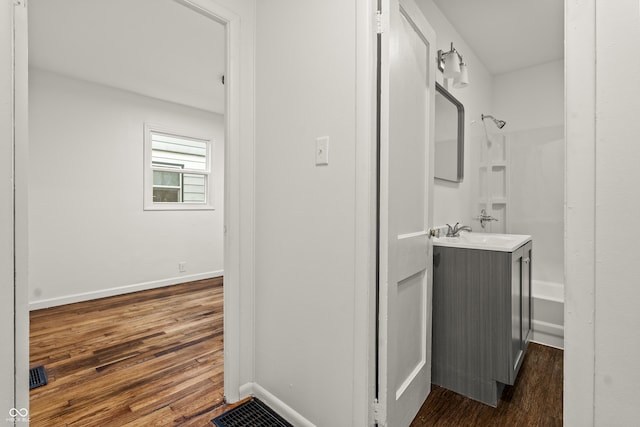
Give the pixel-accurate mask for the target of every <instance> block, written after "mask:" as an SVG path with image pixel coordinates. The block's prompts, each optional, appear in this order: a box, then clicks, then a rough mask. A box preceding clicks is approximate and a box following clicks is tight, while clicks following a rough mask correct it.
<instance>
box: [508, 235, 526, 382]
mask: <svg viewBox="0 0 640 427" xmlns="http://www.w3.org/2000/svg"><path fill="white" fill-rule="evenodd" d="M523 253H524V251H523V249H522V248H521V249H518V250H517V251H515V252H514V253H513V255H512V258H511V369H512V375H511V384H513V381H514V380H515V373H516V372H517V368H518V364H519V363H520V358H521V357H522V258H523Z"/></svg>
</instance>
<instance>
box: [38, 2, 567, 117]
mask: <svg viewBox="0 0 640 427" xmlns="http://www.w3.org/2000/svg"><path fill="white" fill-rule="evenodd" d="M433 1H434V3H435V4H436V5H437V6H438V8H439V9H440V10H441V11H442V13H443V14H444V15H445V16H446V17H447V19H448V20H449V21H450V22H451V24H452V25H453V26H454V27H455V28H456V29H457V31H458V33H459V34H460V35H461V36H462V37H463V38H464V40H465V41H466V42H467V44H468V45H469V46H470V47H471V49H473V50H474V52H475V53H476V55H477V56H478V57H479V58H480V60H481V61H482V62H483V64H484V65H485V66H486V67H487V69H488V70H489V71H490V72H491V73H492V74H500V73H504V72H508V71H513V70H516V69H520V68H525V67H529V66H532V65H537V64H541V63H545V62H549V61H553V60H557V59H560V58H562V57H563V56H564V52H563V45H564V42H563V40H564V35H563V34H564V30H563V4H564V2H563V1H562V0H482V1H478V0H433ZM224 49H225V31H224V26H223V25H221V24H219V23H217V22H215V21H213V20H211V19H209V18H206V17H204V16H202V15H200V14H198V13H196V12H194V11H192V10H191V9H188V8H186V7H184V6H182V5H180V4H178V3H176V2H175V1H173V0H31V2H30V3H29V62H30V64H31V65H32V66H36V67H39V68H43V69H47V70H51V71H54V72H57V73H61V74H66V75H69V76H72V77H76V78H80V79H83V80H88V81H93V82H96V83H100V84H104V85H107V86H113V87H117V88H121V89H125V90H128V91H132V92H136V93H140V94H143V95H146V96H150V97H154V98H159V99H164V100H168V101H171V102H176V103H179V104H184V105H189V106H192V107H196V108H200V109H204V110H207V111H213V112H217V113H224V86H223V85H222V84H221V81H220V78H221V76H222V74H223V73H224V68H225V64H224V57H225V55H224ZM463 53H464V52H463Z"/></svg>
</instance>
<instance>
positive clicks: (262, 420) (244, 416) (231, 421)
mask: <svg viewBox="0 0 640 427" xmlns="http://www.w3.org/2000/svg"><path fill="white" fill-rule="evenodd" d="M211 421H212V422H213V423H214V424H215V425H216V426H218V427H293V426H292V425H291V424H289V423H288V422H286V421H285V420H284V418H282V417H281V416H279V415H278V414H276V413H275V412H274V411H273V410H272V409H271V408H269V407H268V406H267V405H265V404H264V403H262V402H261V401H260V400H258V399H256V398H253V399H251V400H249V401H248V402H245V403H243V404H242V405H240V406H237V407H235V408H233V409H232V410H230V411H227V412H225V413H224V414H222V415H219V416H217V417H215V418H214V419H213V420H211Z"/></svg>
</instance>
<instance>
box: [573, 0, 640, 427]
mask: <svg viewBox="0 0 640 427" xmlns="http://www.w3.org/2000/svg"><path fill="white" fill-rule="evenodd" d="M612 6H615V7H612ZM639 9H640V5H639V4H638V2H637V1H631V0H625V1H620V2H616V3H615V5H612V4H611V3H610V2H605V1H601V0H581V1H576V2H567V18H566V24H567V26H566V27H567V42H566V47H567V71H566V81H567V111H566V114H567V213H566V215H567V221H566V225H567V238H566V245H567V247H566V249H565V253H566V270H567V282H566V297H565V299H566V309H565V322H566V326H567V328H566V337H567V338H566V344H567V347H566V350H565V364H564V366H565V424H566V425H585V426H587V425H607V426H626V425H634V424H637V422H638V416H639V412H638V405H637V400H638V399H637V391H636V390H637V384H638V383H640V370H639V369H638V366H637V361H638V360H640V341H639V340H638V339H636V337H637V331H638V329H639V328H640V312H639V311H638V310H637V302H638V300H640V288H639V287H638V283H640V274H639V272H638V271H639V270H638V268H637V265H638V263H639V261H640V256H639V255H638V251H637V247H636V246H637V245H636V243H635V241H634V239H633V238H628V239H627V238H624V234H622V233H621V232H620V230H622V229H624V228H625V227H627V226H631V227H632V228H633V226H634V225H635V223H636V222H637V217H638V215H637V212H638V210H639V209H640V197H638V189H637V182H638V180H639V179H640V169H639V168H638V159H639V158H640V146H639V145H638V144H637V140H638V134H640V122H639V121H638V120H637V117H638V114H639V113H640V58H638V57H637V56H634V55H629V52H637V51H638V50H639V49H640V10H639ZM621 57H624V58H626V60H625V61H624V66H621V67H615V66H612V64H614V63H615V61H616V60H618V59H619V58H621ZM632 233H633V232H632Z"/></svg>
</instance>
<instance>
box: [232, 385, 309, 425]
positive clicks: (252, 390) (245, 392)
mask: <svg viewBox="0 0 640 427" xmlns="http://www.w3.org/2000/svg"><path fill="white" fill-rule="evenodd" d="M249 396H255V397H257V398H258V399H260V400H262V401H263V402H264V403H266V404H267V406H269V407H270V408H271V409H273V410H274V411H276V413H277V414H278V415H280V416H281V417H282V418H284V419H285V420H287V421H289V422H290V423H291V424H293V425H294V426H296V427H315V424H313V423H312V422H311V421H309V420H308V419H306V418H305V417H303V416H302V415H300V414H299V413H298V412H296V411H295V410H293V408H291V407H290V406H289V405H287V404H286V403H284V402H283V401H282V400H280V399H278V398H277V397H276V396H274V395H273V394H271V393H270V392H268V391H267V390H266V389H264V388H263V387H262V386H260V385H259V384H257V383H246V384H244V385H242V386H240V397H241V399H244V398H246V397H249Z"/></svg>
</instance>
